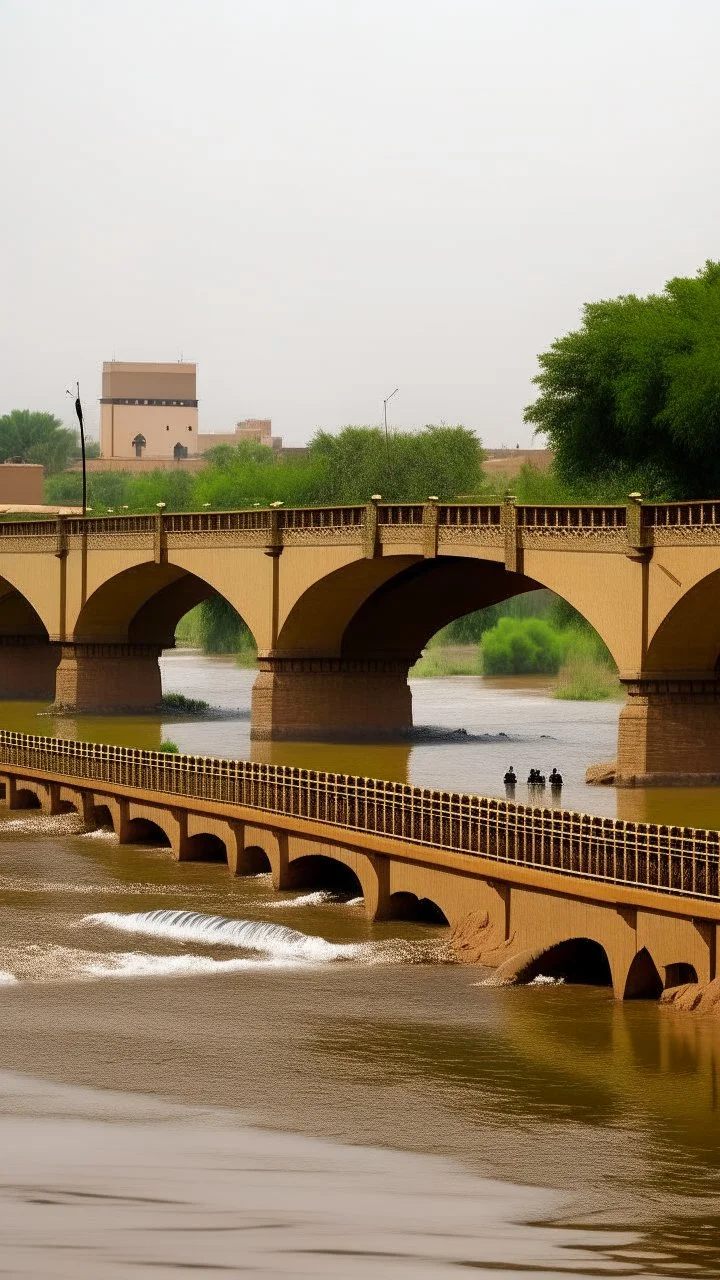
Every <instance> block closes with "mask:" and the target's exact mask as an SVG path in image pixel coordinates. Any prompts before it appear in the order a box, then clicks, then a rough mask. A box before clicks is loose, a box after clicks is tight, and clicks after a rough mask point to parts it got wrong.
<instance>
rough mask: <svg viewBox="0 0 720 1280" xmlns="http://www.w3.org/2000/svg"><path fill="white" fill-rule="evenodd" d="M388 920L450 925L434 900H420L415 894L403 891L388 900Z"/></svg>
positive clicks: (391, 895)
mask: <svg viewBox="0 0 720 1280" xmlns="http://www.w3.org/2000/svg"><path fill="white" fill-rule="evenodd" d="M387 919H388V920H411V921H414V922H415V923H416V924H434V925H448V924H449V923H450V922H449V920H448V918H447V916H446V915H445V912H444V911H443V910H442V908H441V907H439V906H438V904H437V903H436V902H433V900H432V898H419V897H418V896H417V894H415V893H408V892H407V891H404V890H401V891H400V892H398V893H391V894H390V897H389V898H388V910H387Z"/></svg>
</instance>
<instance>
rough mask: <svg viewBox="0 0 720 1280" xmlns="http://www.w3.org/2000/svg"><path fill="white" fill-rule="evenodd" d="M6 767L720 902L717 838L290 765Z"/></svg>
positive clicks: (72, 757)
mask: <svg viewBox="0 0 720 1280" xmlns="http://www.w3.org/2000/svg"><path fill="white" fill-rule="evenodd" d="M3 766H5V767H6V768H7V769H8V770H10V771H12V770H13V769H14V768H17V769H19V770H23V769H31V770H37V771H39V772H42V773H45V774H49V775H51V776H53V778H58V777H59V778H61V779H71V778H75V779H77V780H78V781H79V782H80V783H85V784H88V783H92V782H100V783H107V784H110V785H116V786H123V787H131V788H135V789H138V790H142V791H155V792H157V793H158V794H160V795H171V796H172V795H175V796H186V797H189V798H194V799H200V800H209V801H217V802H220V803H225V804H233V805H242V806H244V807H246V808H251V809H258V810H262V811H264V812H266V813H277V814H283V815H285V816H289V817H295V818H299V819H307V820H310V821H316V822H323V823H326V824H329V825H333V826H338V827H344V828H346V829H349V830H354V831H365V832H370V833H372V834H374V835H380V836H389V837H392V838H393V839H399V840H405V841H408V842H411V843H413V844H419V845H429V846H431V847H432V848H434V849H438V850H445V851H448V852H452V853H462V854H470V855H474V856H482V857H485V858H492V859H495V860H496V861H498V862H505V863H512V864H515V865H521V866H528V867H536V868H545V869H547V870H552V871H555V872H560V873H562V874H564V875H572V876H579V877H583V878H585V879H592V880H604V881H609V882H611V883H613V884H619V885H628V886H633V887H636V888H647V889H652V890H655V891H659V892H663V893H673V894H678V895H681V896H684V897H695V898H713V899H714V898H717V897H718V896H719V895H720V883H719V877H718V867H719V862H720V843H719V842H720V833H718V832H717V831H705V830H697V829H694V828H690V827H670V826H657V825H654V824H647V823H634V822H623V821H620V820H614V819H610V818H600V817H594V816H590V815H588V814H581V813H575V812H573V811H572V810H568V809H545V808H538V807H535V806H530V805H522V804H514V803H511V802H510V801H505V800H496V799H492V798H486V797H481V796H473V795H465V794H462V793H459V792H448V791H433V790H430V789H427V788H421V787H412V786H409V785H407V784H404V783H398V782H386V781H382V780H380V779H375V778H362V777H356V776H353V775H347V774H335V773H322V772H319V771H316V770H308V769H297V768H293V767H292V766H289V765H268V764H256V763H255V762H253V761H249V760H225V759H215V758H212V757H206V756H176V755H167V754H165V753H164V752H156V751H138V750H133V749H132V748H130V747H113V746H106V745H104V744H100V743H92V742H75V741H66V740H64V739H58V738H42V737H38V736H33V735H29V734H22V733H15V732H12V731H10V730H2V731H0V772H1V771H2V767H3Z"/></svg>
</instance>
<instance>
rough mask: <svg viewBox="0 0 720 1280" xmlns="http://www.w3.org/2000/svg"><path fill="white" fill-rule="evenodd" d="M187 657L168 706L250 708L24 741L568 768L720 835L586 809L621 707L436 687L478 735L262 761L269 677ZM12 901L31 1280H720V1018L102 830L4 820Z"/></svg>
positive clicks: (679, 806)
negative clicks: (626, 1279) (525, 965)
mask: <svg viewBox="0 0 720 1280" xmlns="http://www.w3.org/2000/svg"><path fill="white" fill-rule="evenodd" d="M163 662H164V679H165V687H166V689H171V690H177V691H180V692H182V693H184V694H186V695H187V696H189V697H200V698H205V699H206V700H207V701H208V702H210V703H211V704H212V705H213V706H214V707H217V708H220V709H224V711H225V714H224V715H223V716H220V715H216V716H214V717H213V716H212V715H210V714H208V715H207V716H206V717H204V718H202V719H200V720H192V721H191V720H187V721H184V722H183V721H173V722H171V721H166V722H165V723H162V722H161V720H160V719H153V718H150V717H148V718H142V719H122V720H120V719H117V720H106V719H104V720H102V721H99V720H96V721H92V720H89V719H88V720H85V719H79V720H78V721H73V722H68V721H65V722H57V723H56V722H54V721H53V720H52V719H49V718H46V717H39V716H38V714H37V712H38V710H40V708H37V707H34V706H31V705H28V704H25V705H22V706H21V705H20V704H4V706H3V707H2V708H1V709H0V721H1V722H2V723H3V724H4V725H5V726H7V727H13V728H18V729H26V730H28V731H35V732H37V731H38V730H39V731H41V732H58V733H65V734H68V735H70V734H71V735H73V736H78V737H95V738H102V739H104V740H106V741H115V742H126V743H128V744H133V745H147V746H157V745H158V744H159V742H160V740H161V739H162V738H172V739H173V740H174V741H175V742H177V743H178V745H179V747H180V749H181V750H185V751H193V752H197V753H202V754H206V753H207V754H210V753H216V754H224V755H239V756H243V755H247V754H255V755H256V756H259V758H266V759H269V758H272V759H273V760H278V761H286V762H289V763H297V764H303V765H305V764H307V765H312V766H314V767H320V768H333V769H341V770H351V771H354V772H359V773H365V774H376V775H379V776H384V777H396V778H403V779H404V778H408V779H409V780H411V781H413V782H416V783H420V784H423V785H432V786H441V787H442V786H445V787H450V788H458V789H463V790H476V791H479V792H484V793H494V794H502V786H501V785H499V783H500V781H501V778H502V774H503V772H504V771H505V769H506V768H507V765H508V764H509V763H510V762H511V761H512V763H513V764H514V765H515V767H516V770H517V772H518V774H519V775H520V776H521V777H524V776H526V774H527V770H528V769H529V768H530V766H531V765H537V766H538V767H541V768H543V769H544V770H545V771H549V769H550V768H552V766H553V765H557V767H558V768H559V769H560V770H561V772H562V773H563V774H564V775H565V778H566V787H565V793H564V796H563V801H564V802H565V803H567V804H568V805H570V806H572V807H577V808H582V809H590V810H595V811H600V812H607V813H614V812H615V805H616V804H617V805H618V809H619V811H620V812H622V813H625V814H626V816H638V817H641V816H642V817H662V816H664V815H665V814H668V815H669V814H670V813H672V814H673V815H675V817H674V820H676V821H677V820H683V821H695V822H697V823H700V824H702V823H705V822H711V821H712V822H715V823H717V813H718V810H717V809H716V808H715V805H716V803H717V797H716V793H714V792H708V793H706V794H703V795H697V796H693V795H690V794H688V793H685V792H679V791H678V792H675V793H671V792H667V793H661V792H658V793H654V794H651V793H648V794H647V795H644V794H643V793H640V792H625V793H623V792H620V793H618V795H617V797H616V794H615V792H614V791H612V790H600V789H590V788H586V787H585V784H584V781H583V775H584V770H585V767H586V765H587V764H588V763H589V762H591V761H597V760H599V759H603V758H605V759H608V758H610V757H611V756H612V752H613V745H614V736H615V728H616V719H617V714H618V706H617V704H614V703H595V704H583V703H574V704H573V703H571V704H568V703H558V702H555V701H553V700H552V699H551V698H550V697H549V696H548V691H547V689H546V688H545V687H544V686H543V685H542V684H540V685H538V684H537V683H535V684H533V683H532V682H521V681H506V682H502V683H500V682H487V681H486V682H483V681H481V680H479V679H475V678H473V677H457V678H449V679H444V680H424V681H418V682H417V683H416V685H415V688H414V694H415V709H416V710H415V717H416V722H417V723H419V724H421V725H423V726H433V727H435V728H445V729H450V730H452V729H458V728H465V729H466V730H467V734H466V735H461V736H455V737H454V738H453V737H450V738H448V739H447V740H437V741H420V742H416V743H413V744H412V745H410V746H407V747H400V746H378V747H372V746H363V747H345V746H337V745H335V746H329V745H328V746H323V745H321V744H284V745H283V746H282V747H280V746H275V747H273V748H272V749H270V748H268V747H267V746H266V745H263V746H262V747H259V748H256V749H252V748H251V747H250V744H249V718H248V710H249V690H250V686H251V682H252V678H253V673H252V672H251V671H244V670H242V669H240V668H238V667H237V666H236V665H235V664H234V662H233V661H232V660H230V659H228V660H225V659H213V658H203V657H201V656H199V655H195V654H191V653H183V652H178V653H176V654H172V655H168V656H167V657H166V658H165V659H164V660H163ZM503 734H504V735H507V736H506V737H503V736H501V735H503ZM523 798H524V788H522V787H521V788H519V789H518V799H523ZM626 803H627V804H628V805H629V806H630V808H628V809H627V810H626V809H625V805H626ZM632 805H635V806H636V807H637V812H636V811H634V810H632ZM0 901H1V903H2V913H1V917H0V918H1V919H2V931H1V933H0V971H1V972H0V1026H1V1027H2V1035H1V1036H0V1073H3V1074H1V1075H0V1086H1V1087H0V1099H1V1102H0V1143H1V1144H2V1150H3V1161H2V1167H1V1168H0V1229H1V1231H2V1238H3V1256H2V1266H3V1267H4V1268H5V1273H7V1274H10V1275H12V1276H16V1275H17V1276H38V1277H39V1276H43V1277H45V1276H47V1277H53V1276H73V1277H86V1276H87V1277H101V1278H104V1277H106V1276H107V1277H111V1276H112V1277H116V1276H117V1277H131V1278H134V1277H145V1276H159V1275H172V1274H178V1275H179V1274H184V1273H185V1271H186V1270H187V1269H190V1270H191V1271H192V1272H193V1274H195V1275H198V1276H200V1277H203V1276H205V1275H207V1276H208V1277H209V1276H211V1275H213V1276H214V1275H216V1274H221V1273H223V1272H224V1273H225V1274H228V1275H235V1274H238V1275H241V1274H253V1275H255V1274H256V1275H265V1274H267V1275H275V1276H286V1275H306V1276H316V1275H323V1276H332V1277H338V1276H343V1277H344V1276H347V1277H356V1276H357V1277H364V1276H374V1277H393V1276H408V1275H428V1276H433V1277H435V1276H438V1277H439V1276H443V1277H451V1276H457V1275H461V1274H463V1272H467V1273H469V1274H470V1273H474V1272H480V1273H483V1274H485V1275H488V1276H494V1275H498V1276H499V1275H501V1274H502V1275H503V1276H504V1277H508V1276H521V1275H523V1276H525V1275H527V1274H531V1275H537V1276H543V1277H545V1276H560V1275H562V1276H568V1275H569V1276H577V1277H586V1276H598V1275H609V1276H613V1275H614V1276H627V1275H631V1276H643V1277H655V1276H665V1277H686V1276H687V1277H690V1276H701V1277H711V1276H712V1277H716V1276H717V1275H718V1274H720V1194H719V1193H720V1128H719V1126H718V1112H717V1107H718V1058H719V1056H720V1026H718V1024H717V1022H716V1020H715V1019H713V1018H709V1019H708V1018H696V1017H690V1016H688V1015H685V1014H682V1013H679V1012H678V1011H676V1010H674V1009H672V1008H659V1007H658V1006H657V1005H655V1004H653V1003H645V1002H642V1001H641V1002H636V1003H628V1004H625V1005H621V1004H618V1003H616V1002H614V1001H613V999H612V998H611V996H610V995H609V993H608V992H607V991H606V990H604V989H600V988H597V989H595V988H582V987H570V986H567V987H566V986H562V985H555V984H552V983H547V982H546V983H542V982H539V983H537V984H535V985H532V986H530V987H526V988H508V987H499V986H494V985H492V983H491V982H489V981H488V980H489V979H490V977H491V975H490V974H489V973H488V972H487V971H484V970H478V969H472V968H468V967H464V966H460V965H455V964H452V963H450V962H449V961H448V957H447V953H446V946H445V943H446V931H445V930H443V929H442V928H437V927H434V926H430V925H419V924H411V923H398V922H392V923H386V924H376V925H373V924H370V923H368V922H367V920H366V919H365V917H364V915H363V911H362V904H361V903H359V902H356V901H353V900H349V901H348V900H335V899H333V898H332V897H330V896H328V895H327V894H324V893H322V892H313V893H309V892H287V893H280V894H276V893H273V890H272V887H271V885H270V881H269V878H268V877H265V876H258V877H253V878H237V879H231V878H230V877H229V876H228V873H227V869H226V868H225V867H223V866H220V865H215V864H204V863H184V864H181V865H180V864H177V863H174V862H173V861H172V860H171V858H170V856H169V853H168V851H166V850H164V849H155V848H150V847H142V846H128V847H121V846H120V845H119V844H118V843H117V841H116V839H115V837H114V836H113V835H112V833H110V832H102V831H99V832H84V831H83V830H82V828H81V826H80V822H79V819H78V818H77V817H76V816H75V815H62V816H60V817H56V818H48V817H44V816H43V815H41V814H38V813H34V812H29V813H23V812H14V813H10V812H8V811H7V810H6V809H0Z"/></svg>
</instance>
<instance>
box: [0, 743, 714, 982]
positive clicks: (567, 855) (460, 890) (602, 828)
mask: <svg viewBox="0 0 720 1280" xmlns="http://www.w3.org/2000/svg"><path fill="white" fill-rule="evenodd" d="M0 784H4V787H5V800H6V803H7V804H8V805H9V807H10V808H11V809H22V808H41V809H42V810H43V811H45V812H46V813H62V812H66V811H71V810H77V812H78V813H80V814H81V815H82V817H83V818H84V820H85V822H86V823H87V824H88V825H90V826H97V825H109V824H112V826H113V828H114V830H115V832H116V833H117V835H118V837H119V839H120V841H121V842H122V843H132V842H141V843H146V842H148V841H152V840H153V839H154V840H155V841H156V842H159V843H164V844H165V845H168V846H170V848H171V849H172V853H173V855H174V856H175V857H176V858H178V859H181V860H191V859H198V860H212V861H222V862H227V865H228V868H229V870H230V872H231V873H232V874H235V875H253V874H257V873H258V872H261V871H266V870H270V871H271V872H272V880H273V885H274V887H275V888H276V889H294V888H300V887H305V886H311V887H313V888H336V889H339V890H345V891H346V892H347V893H348V894H349V895H350V896H355V895H360V894H362V896H363V898H364V902H365V911H366V912H367V914H368V916H369V917H370V918H371V919H392V918H396V919H408V918H409V919H430V920H435V921H436V922H441V923H443V922H445V923H448V924H449V925H450V926H452V928H453V940H454V943H455V946H456V949H457V951H458V954H459V955H460V957H461V958H465V959H467V960H470V961H476V962H480V963H484V964H488V965H491V966H494V967H496V968H497V969H498V971H499V974H500V975H501V976H504V977H506V978H512V979H515V980H520V981H522V980H530V979H532V978H533V977H534V976H536V975H538V974H540V973H543V974H547V975H550V976H558V977H564V978H565V979H566V980H568V981H571V982H572V981H575V982H578V981H580V982H582V981H585V982H600V983H606V984H608V985H612V987H613V990H614V992H615V995H616V996H617V997H619V998H629V997H630V998H631V997H643V996H644V997H657V996H659V995H660V993H661V992H662V990H663V989H664V988H667V987H673V986H677V985H679V984H680V983H684V982H694V981H699V982H701V983H704V982H709V981H711V980H712V979H714V978H715V977H716V975H717V974H718V946H717V944H718V930H719V929H720V881H719V872H720V833H718V832H717V831H698V830H693V829H689V828H677V827H660V826H653V825H645V824H639V823H637V824H636V823H632V822H621V821H616V820H612V819H608V818H599V817H589V816H587V815H584V814H579V813H572V812H570V811H568V810H563V809H544V808H533V807H529V806H525V805H520V804H512V803H510V802H507V801H501V800H493V799H483V798H481V797H479V796H471V795H462V794H458V793H453V792H445V791H431V790H424V789H421V788H418V787H411V786H407V785H404V784H401V783H394V782H382V781H377V780H374V779H371V778H360V777H352V776H348V775H340V774H331V773H319V772H315V771H310V770H305V769H296V768H291V767H285V766H277V765H266V764H256V763H253V762H250V761H243V760H239V761H236V760H222V759H208V758H205V757H202V758H201V757H195V756H176V755H168V754H165V753H162V752H152V751H137V750H132V749H129V748H124V747H112V746H104V745H100V744H97V743H88V742H75V741H64V740H62V739H57V738H42V737H34V736H29V735H26V734H20V733H12V732H8V731H0Z"/></svg>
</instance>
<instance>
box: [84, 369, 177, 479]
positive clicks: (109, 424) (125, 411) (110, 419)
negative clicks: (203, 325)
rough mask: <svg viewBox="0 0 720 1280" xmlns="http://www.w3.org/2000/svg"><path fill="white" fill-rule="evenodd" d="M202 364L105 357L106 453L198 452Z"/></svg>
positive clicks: (173, 454) (103, 439)
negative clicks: (128, 360) (198, 389)
mask: <svg viewBox="0 0 720 1280" xmlns="http://www.w3.org/2000/svg"><path fill="white" fill-rule="evenodd" d="M196 381H197V366H196V365H194V364H185V363H183V362H182V361H178V362H177V363H176V364H155V363H150V362H147V361H137V362H127V361H120V360H106V361H105V363H104V364H103V373H102V396H101V399H100V452H101V454H102V456H103V458H148V457H149V458H184V457H187V456H188V455H192V454H197V453H198V452H199V449H198V443H197V434H198V402H197V385H196Z"/></svg>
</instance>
